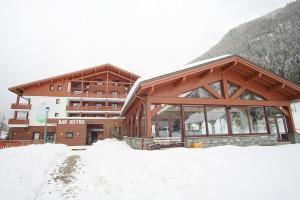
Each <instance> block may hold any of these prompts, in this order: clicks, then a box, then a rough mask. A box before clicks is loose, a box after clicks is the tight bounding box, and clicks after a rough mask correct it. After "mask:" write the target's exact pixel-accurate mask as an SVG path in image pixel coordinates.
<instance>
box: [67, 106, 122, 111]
mask: <svg viewBox="0 0 300 200" xmlns="http://www.w3.org/2000/svg"><path fill="white" fill-rule="evenodd" d="M121 109H122V107H121V106H117V107H113V106H66V110H69V111H76V110H78V111H106V110H116V111H119V110H121Z"/></svg>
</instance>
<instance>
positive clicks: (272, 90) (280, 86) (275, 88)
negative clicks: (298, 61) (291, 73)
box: [268, 83, 285, 92]
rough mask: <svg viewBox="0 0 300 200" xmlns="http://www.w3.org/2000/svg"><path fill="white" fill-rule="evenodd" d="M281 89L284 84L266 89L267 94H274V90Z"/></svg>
mask: <svg viewBox="0 0 300 200" xmlns="http://www.w3.org/2000/svg"><path fill="white" fill-rule="evenodd" d="M283 88H285V84H284V83H281V84H278V85H273V86H271V87H269V88H268V92H274V91H276V90H280V89H283Z"/></svg>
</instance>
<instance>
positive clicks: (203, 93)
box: [121, 55, 300, 140]
mask: <svg viewBox="0 0 300 200" xmlns="http://www.w3.org/2000/svg"><path fill="white" fill-rule="evenodd" d="M297 99H300V87H299V86H298V85H295V84H293V83H291V82H289V81H287V80H285V79H282V78H281V77H279V76H277V75H275V74H272V73H270V72H268V71H266V70H263V69H262V68H260V67H258V66H256V65H254V64H253V63H251V62H249V61H247V60H245V59H244V58H242V57H240V56H236V55H232V56H225V57H222V58H218V59H214V60H211V61H208V62H205V63H203V62H202V63H201V62H200V63H195V64H191V65H190V66H187V68H185V69H182V70H180V71H176V72H173V73H169V74H166V75H162V76H159V77H155V78H152V79H148V80H144V81H141V82H139V83H137V86H136V88H134V92H132V95H131V96H129V97H128V99H127V102H126V104H125V105H124V107H123V109H122V113H121V116H122V117H124V122H123V134H124V135H125V136H128V137H137V138H152V137H181V139H182V140H184V138H185V137H195V136H199V137H207V136H210V135H222V136H224V135H228V136H230V135H236V134H237V135H251V134H252V135H253V134H278V140H286V139H287V134H289V133H296V130H295V125H294V121H293V116H292V113H291V108H290V103H291V101H293V100H297ZM189 113H190V114H189ZM191 113H192V114H193V117H192V118H189V119H188V118H187V116H186V115H190V116H191ZM197 115H198V117H197ZM214 118H215V119H214ZM187 120H189V121H193V120H194V121H195V120H196V121H197V120H198V121H197V123H198V125H197V123H194V124H193V123H189V122H187ZM216 121H217V122H218V123H219V125H218V126H219V128H217V129H220V127H222V126H223V130H222V131H220V130H216ZM199 122H200V125H199ZM242 123H244V126H243V127H242V125H241V124H242ZM193 126H194V127H193ZM199 126H201V127H199ZM224 127H225V128H224ZM200 129H201V130H200ZM187 132H188V133H187Z"/></svg>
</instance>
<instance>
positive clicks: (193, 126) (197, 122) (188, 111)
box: [183, 106, 206, 135]
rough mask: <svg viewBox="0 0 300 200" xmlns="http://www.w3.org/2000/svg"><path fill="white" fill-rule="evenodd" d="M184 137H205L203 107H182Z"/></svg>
mask: <svg viewBox="0 0 300 200" xmlns="http://www.w3.org/2000/svg"><path fill="white" fill-rule="evenodd" d="M183 114H184V127H185V134H186V135H205V134H206V125H205V117H204V107H203V106H183Z"/></svg>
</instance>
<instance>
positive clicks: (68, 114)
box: [8, 64, 139, 145]
mask: <svg viewBox="0 0 300 200" xmlns="http://www.w3.org/2000/svg"><path fill="white" fill-rule="evenodd" d="M138 78H139V76H137V75H135V74H133V73H130V72H128V71H125V70H123V69H120V68H118V67H116V66H113V65H111V64H104V65H101V66H97V67H92V68H88V69H85V70H81V71H76V72H72V73H68V74H63V75H61V76H56V77H51V78H48V79H44V80H39V81H35V82H31V83H27V84H23V85H18V86H15V87H11V88H9V90H10V91H12V92H14V93H16V94H17V99H16V102H15V103H13V104H12V105H11V110H12V111H13V112H14V115H13V118H11V119H9V122H8V123H9V127H10V139H12V140H42V139H44V136H43V135H44V132H45V131H44V129H45V125H46V123H45V119H46V115H47V113H46V112H47V110H46V108H49V113H48V120H47V121H48V123H47V130H46V132H47V137H46V139H47V142H56V143H63V144H67V145H86V144H91V143H93V142H94V141H96V140H97V139H103V138H107V137H110V135H111V134H114V133H113V132H112V131H117V130H115V129H118V128H119V127H120V124H121V121H120V119H119V115H120V110H121V108H122V106H123V104H124V102H125V100H126V97H127V94H128V93H129V91H130V89H131V87H132V85H133V84H134V82H135V81H136V80H137V79H138Z"/></svg>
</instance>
